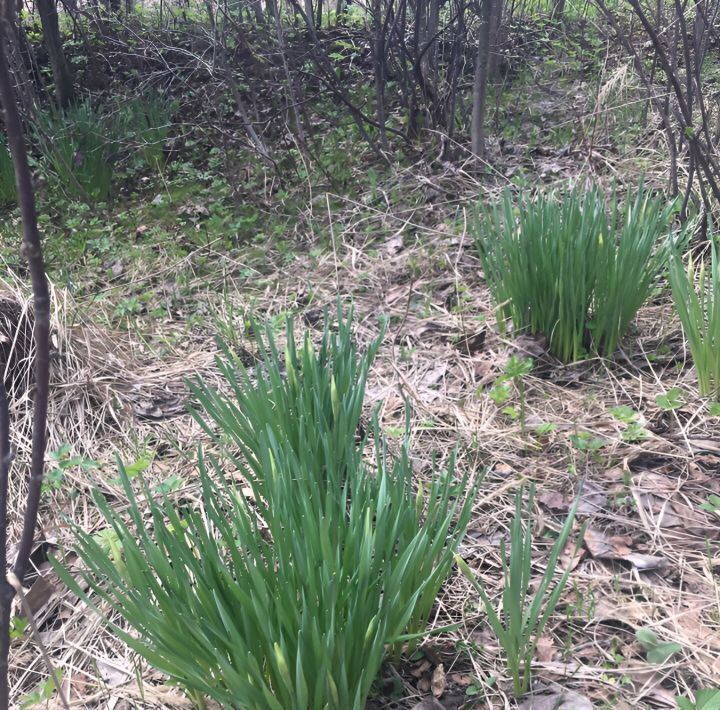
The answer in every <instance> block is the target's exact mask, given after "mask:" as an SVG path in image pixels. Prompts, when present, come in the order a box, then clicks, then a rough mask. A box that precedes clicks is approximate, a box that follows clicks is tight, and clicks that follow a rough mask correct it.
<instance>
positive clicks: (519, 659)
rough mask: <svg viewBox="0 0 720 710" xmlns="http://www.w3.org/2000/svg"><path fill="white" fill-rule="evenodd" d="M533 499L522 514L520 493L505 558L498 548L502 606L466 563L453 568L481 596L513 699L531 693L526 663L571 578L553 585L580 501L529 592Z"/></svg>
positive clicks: (565, 576) (564, 575)
mask: <svg viewBox="0 0 720 710" xmlns="http://www.w3.org/2000/svg"><path fill="white" fill-rule="evenodd" d="M534 497H535V489H534V486H530V488H529V492H528V501H527V507H526V509H525V510H523V490H522V489H520V490H519V491H518V493H517V496H516V498H515V515H514V517H513V520H512V523H511V526H510V550H509V554H508V551H507V550H506V548H505V543H504V542H503V543H501V545H500V560H501V565H502V570H503V579H504V588H503V593H502V601H501V603H500V605H499V608H498V610H497V611H496V609H495V606H494V605H493V602H492V600H491V599H490V597H489V596H488V594H487V592H486V591H485V587H484V585H483V583H482V582H481V581H480V580H479V579H478V578H477V577H476V576H475V574H473V572H472V570H471V569H470V567H469V566H468V565H467V563H466V562H465V561H464V560H463V559H462V558H460V557H459V556H458V555H456V556H455V559H456V562H457V564H458V566H459V567H460V569H461V571H462V572H463V574H464V575H465V576H466V577H467V578H468V580H470V582H471V583H472V585H473V586H474V587H475V589H476V590H477V592H478V594H479V595H480V599H481V600H482V602H483V606H484V607H485V612H486V613H487V615H488V620H489V622H490V626H491V627H492V630H493V632H494V633H495V635H496V636H497V638H498V641H499V642H500V645H501V646H502V648H503V650H504V651H505V656H506V662H507V666H508V671H509V673H510V676H511V678H512V681H513V690H514V693H515V696H516V697H517V696H520V695H523V694H524V693H526V692H527V691H528V690H529V688H530V663H531V661H532V658H533V656H534V655H535V649H536V647H537V642H538V639H539V638H540V636H541V635H542V632H543V630H544V629H545V625H546V624H547V622H548V619H549V618H550V616H551V615H552V613H553V611H554V610H555V607H556V606H557V603H558V601H559V600H560V595H561V594H562V592H563V589H564V588H565V585H566V583H567V581H568V578H569V576H570V570H571V568H570V566H568V568H567V569H566V570H565V571H564V572H563V573H562V575H561V576H560V579H559V580H557V583H555V584H554V578H555V573H556V572H557V568H558V561H559V558H560V553H561V552H563V550H564V549H565V546H566V544H567V542H568V540H569V538H570V533H571V532H572V528H573V522H574V520H575V513H576V512H577V507H578V504H579V502H580V498H579V497H578V499H577V500H576V501H575V503H574V504H573V506H572V508H571V509H570V511H569V513H568V516H567V518H566V519H565V523H564V524H563V527H562V529H561V530H560V533H559V535H558V537H557V539H556V540H555V544H554V545H553V547H552V550H551V551H550V556H549V557H548V560H547V564H546V567H545V574H544V575H543V576H542V579H541V580H540V582H539V584H538V586H537V588H536V589H535V590H534V591H531V589H530V582H531V576H532V575H531V571H532V553H533V542H534V540H533V532H532V528H533V525H532V523H533V521H532V507H533V502H534ZM584 534H585V527H584V526H583V528H582V529H581V531H580V534H579V536H578V542H577V545H576V547H575V552H576V553H577V550H578V549H579V548H580V545H581V544H582V538H583V536H584Z"/></svg>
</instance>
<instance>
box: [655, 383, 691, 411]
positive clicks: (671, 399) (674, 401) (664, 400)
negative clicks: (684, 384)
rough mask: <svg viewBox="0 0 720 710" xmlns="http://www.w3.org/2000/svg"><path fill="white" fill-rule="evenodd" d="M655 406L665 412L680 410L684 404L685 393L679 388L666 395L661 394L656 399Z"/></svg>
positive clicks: (672, 389)
mask: <svg viewBox="0 0 720 710" xmlns="http://www.w3.org/2000/svg"><path fill="white" fill-rule="evenodd" d="M655 404H657V406H658V407H660V409H662V410H663V411H664V412H672V411H673V410H675V409H680V408H681V407H682V406H683V404H684V400H683V392H682V390H681V389H680V388H679V387H672V388H671V389H669V390H668V391H667V392H665V393H664V394H659V395H657V396H656V397H655Z"/></svg>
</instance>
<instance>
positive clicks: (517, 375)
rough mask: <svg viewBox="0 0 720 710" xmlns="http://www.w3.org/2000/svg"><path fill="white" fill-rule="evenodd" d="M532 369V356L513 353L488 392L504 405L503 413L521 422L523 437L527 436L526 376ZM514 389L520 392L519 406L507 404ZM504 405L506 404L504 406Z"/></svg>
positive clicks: (496, 402)
mask: <svg viewBox="0 0 720 710" xmlns="http://www.w3.org/2000/svg"><path fill="white" fill-rule="evenodd" d="M532 369H533V360H532V358H529V357H527V358H520V357H518V356H517V355H512V356H511V357H510V359H509V360H508V361H507V364H506V365H505V370H504V372H503V374H502V375H500V377H498V378H497V379H496V380H495V383H494V384H493V386H492V388H491V389H490V391H489V392H488V396H489V397H490V399H492V401H493V402H495V404H496V405H497V406H498V407H502V413H503V414H505V415H507V416H509V417H510V418H511V419H516V420H518V421H519V422H520V431H521V432H522V435H523V437H525V436H526V422H527V412H526V409H527V401H526V397H525V377H526V376H527V375H529V374H530V372H531V371H532ZM513 389H514V390H515V391H516V392H517V394H518V400H519V405H520V406H519V408H517V407H515V406H513V405H506V403H507V402H508V401H509V400H510V398H511V397H512V393H513ZM503 405H506V406H504V407H503Z"/></svg>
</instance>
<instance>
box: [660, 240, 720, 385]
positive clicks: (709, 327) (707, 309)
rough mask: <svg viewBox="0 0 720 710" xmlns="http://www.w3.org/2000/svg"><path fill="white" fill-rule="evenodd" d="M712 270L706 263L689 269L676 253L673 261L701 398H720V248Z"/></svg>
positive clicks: (676, 298) (675, 295) (682, 319)
mask: <svg viewBox="0 0 720 710" xmlns="http://www.w3.org/2000/svg"><path fill="white" fill-rule="evenodd" d="M711 251H712V254H711V259H710V265H709V270H708V268H707V265H706V263H705V260H704V259H702V260H701V261H700V265H699V266H698V267H697V268H696V267H695V264H694V262H693V259H692V256H690V257H688V263H687V268H684V267H683V263H682V259H681V257H680V255H679V254H678V253H677V252H676V253H675V254H674V256H673V258H672V259H671V261H670V285H671V287H672V294H673V301H674V302H675V307H676V308H677V312H678V315H679V316H680V322H681V323H682V327H683V331H684V333H685V337H686V338H687V340H688V343H689V345H690V352H691V353H692V357H693V362H694V363H695V371H696V372H697V378H698V386H699V390H700V394H701V395H703V396H713V397H715V398H717V397H720V247H719V246H718V241H717V239H713V241H712V246H711Z"/></svg>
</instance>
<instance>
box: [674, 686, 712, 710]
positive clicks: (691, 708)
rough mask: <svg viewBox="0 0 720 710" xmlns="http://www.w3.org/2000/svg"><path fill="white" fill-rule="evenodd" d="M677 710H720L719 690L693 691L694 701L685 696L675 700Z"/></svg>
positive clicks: (704, 689)
mask: <svg viewBox="0 0 720 710" xmlns="http://www.w3.org/2000/svg"><path fill="white" fill-rule="evenodd" d="M675 702H676V703H677V706H678V710H720V688H703V689H702V690H697V691H695V700H691V699H690V698H688V697H687V696H685V695H682V696H680V697H676V698H675Z"/></svg>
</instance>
